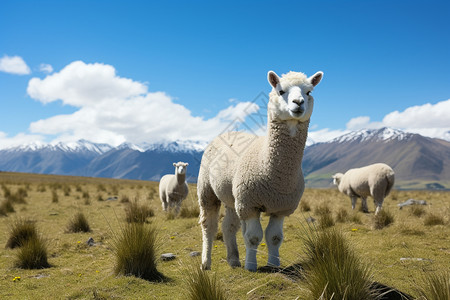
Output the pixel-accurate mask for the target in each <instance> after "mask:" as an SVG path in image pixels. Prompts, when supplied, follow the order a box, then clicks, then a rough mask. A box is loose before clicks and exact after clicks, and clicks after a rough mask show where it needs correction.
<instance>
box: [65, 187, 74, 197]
mask: <svg viewBox="0 0 450 300" xmlns="http://www.w3.org/2000/svg"><path fill="white" fill-rule="evenodd" d="M71 191H72V189H71V188H70V186H68V185H64V187H63V192H64V196H70V192H71Z"/></svg>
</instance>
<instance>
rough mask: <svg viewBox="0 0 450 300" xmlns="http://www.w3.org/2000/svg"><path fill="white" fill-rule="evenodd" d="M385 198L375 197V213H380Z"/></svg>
mask: <svg viewBox="0 0 450 300" xmlns="http://www.w3.org/2000/svg"><path fill="white" fill-rule="evenodd" d="M383 201H384V199H383V198H381V199H373V204H374V205H375V215H378V213H379V212H380V211H381V206H382V205H383Z"/></svg>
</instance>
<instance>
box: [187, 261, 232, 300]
mask: <svg viewBox="0 0 450 300" xmlns="http://www.w3.org/2000/svg"><path fill="white" fill-rule="evenodd" d="M183 273H184V282H185V285H186V291H187V295H186V297H187V299H190V300H226V299H228V298H227V297H226V295H225V292H224V290H223V288H222V286H221V284H220V282H219V281H218V280H217V278H216V274H215V273H211V272H208V271H204V270H202V269H201V268H200V262H199V261H195V263H194V264H193V265H191V266H189V267H185V270H184V272H183Z"/></svg>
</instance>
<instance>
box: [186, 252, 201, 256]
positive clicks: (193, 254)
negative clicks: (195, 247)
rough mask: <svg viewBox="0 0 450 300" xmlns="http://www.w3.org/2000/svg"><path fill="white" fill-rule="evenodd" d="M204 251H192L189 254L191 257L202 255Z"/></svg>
mask: <svg viewBox="0 0 450 300" xmlns="http://www.w3.org/2000/svg"><path fill="white" fill-rule="evenodd" d="M201 254H202V253H201V252H198V251H192V252H191V253H189V256H191V257H195V256H200V255H201Z"/></svg>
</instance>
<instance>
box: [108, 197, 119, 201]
mask: <svg viewBox="0 0 450 300" xmlns="http://www.w3.org/2000/svg"><path fill="white" fill-rule="evenodd" d="M117 199H119V198H118V197H117V196H112V197H108V199H106V201H116V200H117Z"/></svg>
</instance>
